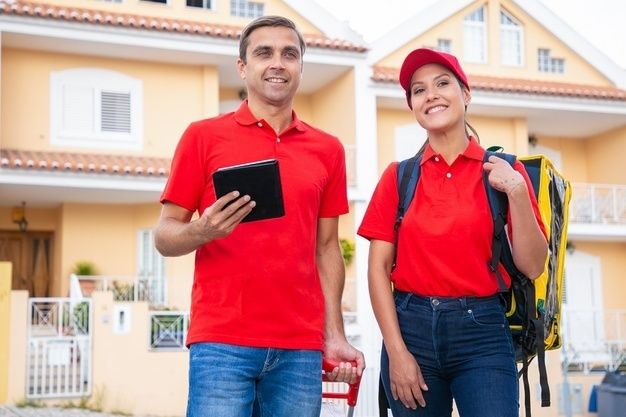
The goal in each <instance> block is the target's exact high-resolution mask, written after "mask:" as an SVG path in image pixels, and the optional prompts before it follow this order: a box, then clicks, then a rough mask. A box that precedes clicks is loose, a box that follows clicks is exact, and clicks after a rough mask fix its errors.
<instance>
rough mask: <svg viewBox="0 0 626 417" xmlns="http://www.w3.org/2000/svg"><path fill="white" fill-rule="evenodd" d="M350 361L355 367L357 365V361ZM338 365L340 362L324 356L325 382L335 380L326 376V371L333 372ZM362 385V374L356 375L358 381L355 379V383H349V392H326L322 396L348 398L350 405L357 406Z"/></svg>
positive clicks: (323, 375)
mask: <svg viewBox="0 0 626 417" xmlns="http://www.w3.org/2000/svg"><path fill="white" fill-rule="evenodd" d="M350 363H351V364H352V366H354V367H356V366H357V365H356V361H351V362H350ZM337 366H339V364H338V363H336V362H331V361H329V360H328V359H326V358H324V361H323V363H322V370H323V371H324V373H322V381H324V382H334V381H329V380H328V379H327V378H326V372H332V371H333V369H335V368H336V367H337ZM360 385H361V376H360V375H357V376H356V381H354V384H348V392H345V393H338V392H325V393H323V394H322V396H323V397H324V398H338V399H345V400H348V405H349V406H350V407H355V406H356V400H357V397H358V396H359V386H360Z"/></svg>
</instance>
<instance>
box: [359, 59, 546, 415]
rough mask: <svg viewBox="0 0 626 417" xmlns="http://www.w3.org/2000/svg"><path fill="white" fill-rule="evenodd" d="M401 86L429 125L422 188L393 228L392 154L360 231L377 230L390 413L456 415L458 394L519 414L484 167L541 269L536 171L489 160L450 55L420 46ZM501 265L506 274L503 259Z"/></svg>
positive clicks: (527, 266)
mask: <svg viewBox="0 0 626 417" xmlns="http://www.w3.org/2000/svg"><path fill="white" fill-rule="evenodd" d="M400 85H401V86H402V88H403V89H404V91H405V92H406V99H407V103H408V105H409V108H410V109H411V110H412V111H413V114H414V116H415V119H416V120H417V122H418V123H419V124H420V125H421V126H422V127H423V128H424V129H425V130H426V131H427V132H428V139H427V141H426V143H425V145H424V146H423V147H422V149H421V150H420V151H419V153H420V154H421V160H420V172H421V173H420V177H419V181H418V183H417V186H416V189H415V196H414V198H413V200H412V203H411V204H410V205H409V207H408V209H407V211H406V213H405V215H404V217H403V220H402V224H401V227H399V228H398V229H397V230H396V228H395V227H394V225H395V222H396V213H397V208H398V181H399V180H398V178H397V163H392V164H390V165H389V166H388V167H387V169H386V170H385V172H384V173H383V175H382V177H381V179H380V181H379V183H378V185H377V187H376V190H375V191H374V195H373V196H372V199H371V201H370V204H369V207H368V209H367V211H366V213H365V216H364V218H363V222H362V223H361V226H360V227H359V231H358V233H359V235H361V236H363V237H365V238H367V239H369V240H370V241H371V242H370V252H369V271H368V278H369V289H370V296H371V300H372V305H373V308H374V313H375V315H376V319H377V320H378V323H379V326H380V329H381V332H382V335H383V341H384V343H383V349H382V354H381V377H382V381H383V386H384V389H385V392H386V394H387V398H388V399H389V403H390V407H391V410H392V412H393V415H394V417H402V416H450V415H451V412H452V400H453V399H454V402H455V403H456V406H457V408H458V410H459V413H460V415H461V416H462V417H479V416H480V417H490V416H493V417H513V416H518V413H519V410H518V407H519V405H518V385H517V381H518V379H517V367H516V364H515V356H514V355H515V354H514V349H513V346H512V340H511V334H510V331H509V327H508V324H507V321H506V318H505V314H504V310H505V307H504V303H503V302H502V297H501V295H500V291H501V287H499V285H498V278H497V273H495V272H492V271H491V270H490V268H489V267H488V262H489V260H490V258H491V254H492V250H491V249H492V239H493V220H492V217H491V213H490V209H489V203H488V200H487V196H486V191H485V185H484V184H483V174H484V173H485V172H486V173H487V175H488V180H489V183H490V184H491V186H493V187H494V188H496V189H497V190H499V191H501V192H503V193H505V194H506V196H507V198H508V202H509V213H510V221H509V230H508V231H509V236H511V237H512V242H511V248H512V252H513V259H514V261H515V264H516V266H517V267H518V269H519V270H520V271H521V272H522V273H524V274H525V275H526V276H528V277H532V278H535V277H537V276H538V275H539V274H540V273H541V272H542V271H543V269H544V265H545V260H546V257H547V242H546V238H545V232H544V230H543V224H542V222H541V218H540V216H539V211H538V208H537V201H536V199H535V197H534V194H533V192H532V187H531V183H530V180H529V179H528V175H527V174H526V171H525V169H524V167H523V165H522V164H521V163H520V162H516V163H515V164H514V166H513V167H512V166H511V165H510V164H509V163H508V162H506V161H504V160H503V159H500V158H497V157H494V156H491V157H489V159H488V161H486V162H484V161H483V157H484V155H485V150H484V149H483V148H482V147H481V146H480V145H479V143H478V140H477V137H478V135H477V134H476V132H475V130H474V129H473V128H471V126H469V124H468V123H467V121H466V109H467V105H468V104H469V103H470V100H471V93H470V86H469V83H468V81H467V77H466V75H465V73H464V72H463V69H462V68H461V66H460V65H459V62H458V61H457V59H456V58H455V57H454V56H453V55H450V54H447V53H443V52H437V51H434V50H430V49H424V48H422V49H417V50H414V51H412V52H411V53H410V54H409V55H408V56H407V57H406V59H405V60H404V63H403V64H402V68H401V70H400ZM470 131H471V132H472V134H470ZM497 272H498V273H499V274H500V275H501V277H502V279H503V281H504V285H510V277H509V276H508V274H507V273H506V271H505V270H504V268H503V267H502V266H500V267H499V269H498V271H497ZM391 283H393V290H392V286H391Z"/></svg>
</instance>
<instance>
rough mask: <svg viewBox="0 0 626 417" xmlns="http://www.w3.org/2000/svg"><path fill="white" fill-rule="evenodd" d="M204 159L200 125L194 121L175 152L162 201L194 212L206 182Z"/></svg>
mask: <svg viewBox="0 0 626 417" xmlns="http://www.w3.org/2000/svg"><path fill="white" fill-rule="evenodd" d="M202 160H203V157H202V150H201V146H200V137H199V132H198V126H197V125H196V124H194V123H192V124H191V125H189V127H188V128H187V129H186V130H185V132H184V133H183V135H182V137H181V139H180V141H179V142H178V145H177V147H176V151H175V152H174V157H173V159H172V166H171V170H170V175H169V177H168V179H167V184H166V185H165V189H164V190H163V193H162V194H161V199H160V201H161V203H165V202H170V203H173V204H176V205H177V206H180V207H183V208H185V209H187V210H189V211H192V212H193V211H196V210H197V209H198V207H199V204H200V199H201V196H202V193H203V190H204V188H205V182H206V178H205V173H204V167H203V163H202Z"/></svg>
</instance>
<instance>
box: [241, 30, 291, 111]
mask: <svg viewBox="0 0 626 417" xmlns="http://www.w3.org/2000/svg"><path fill="white" fill-rule="evenodd" d="M237 68H238V70H239V75H240V76H241V78H242V79H243V80H244V82H245V83H246V88H247V90H248V101H249V103H250V105H253V106H254V105H256V104H269V105H272V106H276V107H284V106H291V103H292V101H293V97H294V96H295V94H296V91H297V89H298V86H299V85H300V77H301V75H302V53H301V50H300V43H299V40H298V36H297V34H296V32H294V31H293V30H291V29H289V28H286V27H280V26H279V27H272V26H266V27H261V28H258V29H255V30H254V31H253V32H252V33H251V34H250V37H249V44H248V47H247V50H246V59H245V61H244V60H242V59H239V60H238V61H237Z"/></svg>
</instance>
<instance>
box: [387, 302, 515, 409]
mask: <svg viewBox="0 0 626 417" xmlns="http://www.w3.org/2000/svg"><path fill="white" fill-rule="evenodd" d="M394 297H395V301H396V311H397V313H398V321H399V325H400V331H401V333H402V337H403V339H404V343H405V344H406V346H407V348H408V349H409V351H410V352H411V353H412V354H413V356H414V357H415V359H416V361H417V363H418V365H419V366H420V368H421V371H422V374H423V376H424V379H425V381H426V385H427V386H428V391H424V392H423V394H424V399H425V401H426V407H424V408H422V407H420V406H419V404H418V406H417V410H412V409H410V408H406V407H405V406H404V405H403V404H402V402H401V401H400V400H398V401H394V399H393V396H392V395H391V390H390V382H389V357H388V356H387V351H386V349H382V355H381V376H382V381H383V386H384V388H385V393H386V394H387V398H388V399H389V404H390V407H391V411H392V412H393V415H394V417H409V416H410V417H415V416H420V417H422V416H426V417H444V416H445V417H449V416H450V415H451V413H452V399H453V398H454V401H455V403H456V406H457V409H458V411H459V415H460V416H461V417H518V415H519V403H518V395H519V394H518V385H517V383H518V380H517V365H516V364H515V353H514V350H513V342H512V340H511V333H510V330H509V326H508V323H507V321H506V318H505V315H504V307H503V305H502V303H501V301H500V297H499V296H493V297H462V298H442V297H420V296H416V295H414V294H410V293H405V292H401V291H396V293H395V296H394ZM383 347H384V346H383Z"/></svg>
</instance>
